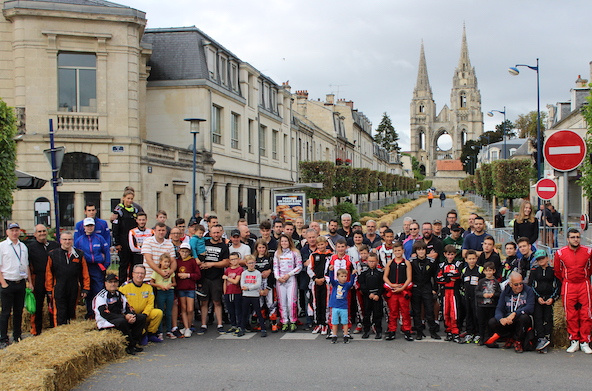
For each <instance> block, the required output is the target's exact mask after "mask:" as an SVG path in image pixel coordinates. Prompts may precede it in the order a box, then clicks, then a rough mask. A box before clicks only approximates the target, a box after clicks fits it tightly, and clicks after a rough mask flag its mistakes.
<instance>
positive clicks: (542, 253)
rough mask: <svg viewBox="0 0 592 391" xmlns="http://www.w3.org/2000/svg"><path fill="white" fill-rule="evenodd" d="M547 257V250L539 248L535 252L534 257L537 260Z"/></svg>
mask: <svg viewBox="0 0 592 391" xmlns="http://www.w3.org/2000/svg"><path fill="white" fill-rule="evenodd" d="M546 257H547V252H546V251H545V250H543V249H538V250H536V251H535V252H534V259H535V260H537V261H538V260H539V259H541V258H546Z"/></svg>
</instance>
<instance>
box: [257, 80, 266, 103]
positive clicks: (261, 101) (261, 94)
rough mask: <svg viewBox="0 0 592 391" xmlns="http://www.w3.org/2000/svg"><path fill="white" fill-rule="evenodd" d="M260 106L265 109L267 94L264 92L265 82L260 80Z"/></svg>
mask: <svg viewBox="0 0 592 391" xmlns="http://www.w3.org/2000/svg"><path fill="white" fill-rule="evenodd" d="M258 84H259V106H263V107H265V93H264V92H263V81H262V80H259V82H258Z"/></svg>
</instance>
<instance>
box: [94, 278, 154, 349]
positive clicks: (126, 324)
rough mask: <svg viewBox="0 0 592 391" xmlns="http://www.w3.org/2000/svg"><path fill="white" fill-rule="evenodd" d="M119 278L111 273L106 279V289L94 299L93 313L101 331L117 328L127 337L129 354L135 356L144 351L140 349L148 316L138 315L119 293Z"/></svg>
mask: <svg viewBox="0 0 592 391" xmlns="http://www.w3.org/2000/svg"><path fill="white" fill-rule="evenodd" d="M118 287H119V278H118V277H117V275H116V274H112V273H109V274H107V275H106V277H105V289H103V290H102V291H100V292H99V293H98V294H97V295H96V296H95V298H94V299H93V311H94V312H95V320H96V322H97V327H98V328H99V330H105V329H110V328H115V329H117V330H119V331H121V332H122V333H123V335H125V336H126V337H127V348H126V349H125V351H126V352H127V353H128V354H131V355H134V354H136V353H137V352H141V351H143V350H144V349H142V348H140V347H138V346H137V345H138V343H139V342H140V338H141V336H142V332H143V330H144V325H145V324H146V315H144V314H136V313H135V312H134V311H133V310H132V308H131V307H130V306H129V304H128V303H127V299H126V298H125V295H124V294H123V293H121V292H119V289H118Z"/></svg>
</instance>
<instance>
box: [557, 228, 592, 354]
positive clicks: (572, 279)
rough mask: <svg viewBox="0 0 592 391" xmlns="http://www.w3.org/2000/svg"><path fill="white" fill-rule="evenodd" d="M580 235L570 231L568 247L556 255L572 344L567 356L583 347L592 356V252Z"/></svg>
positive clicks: (568, 232) (558, 276)
mask: <svg viewBox="0 0 592 391" xmlns="http://www.w3.org/2000/svg"><path fill="white" fill-rule="evenodd" d="M580 240H581V237H580V232H579V231H578V230H577V229H575V228H570V229H569V231H567V243H568V244H567V246H565V247H562V248H560V249H559V250H557V252H556V253H555V262H554V266H555V275H556V276H557V278H559V280H560V281H561V298H562V300H563V308H565V320H566V322H567V333H568V334H569V340H570V341H571V344H570V346H569V348H567V352H568V353H575V352H577V351H578V350H579V349H580V348H581V349H582V351H584V352H585V353H592V348H590V346H589V344H590V332H592V318H591V316H590V314H591V313H592V303H591V297H590V276H591V275H592V260H591V257H592V250H591V249H590V248H589V247H586V246H581V245H580Z"/></svg>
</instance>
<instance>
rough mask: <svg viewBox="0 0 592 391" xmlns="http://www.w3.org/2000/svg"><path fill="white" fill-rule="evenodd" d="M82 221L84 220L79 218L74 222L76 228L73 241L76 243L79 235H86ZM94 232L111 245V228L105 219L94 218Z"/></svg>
mask: <svg viewBox="0 0 592 391" xmlns="http://www.w3.org/2000/svg"><path fill="white" fill-rule="evenodd" d="M83 223H84V220H80V221H79V222H77V223H76V228H75V229H74V243H76V242H77V241H78V239H79V238H80V237H82V236H86V232H84V224H83ZM95 233H96V234H98V235H101V236H102V237H103V239H105V242H107V244H108V245H109V247H111V230H110V229H109V226H108V225H107V222H106V221H105V220H101V219H97V218H95Z"/></svg>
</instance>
